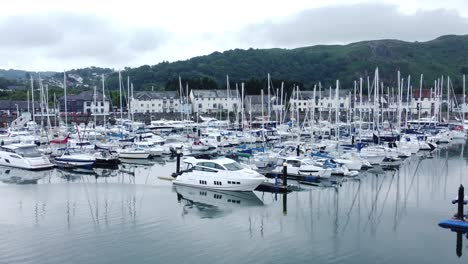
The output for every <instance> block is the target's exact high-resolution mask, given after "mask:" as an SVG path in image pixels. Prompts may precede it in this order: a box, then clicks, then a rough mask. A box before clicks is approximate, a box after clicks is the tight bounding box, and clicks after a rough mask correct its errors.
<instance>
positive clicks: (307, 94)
mask: <svg viewBox="0 0 468 264" xmlns="http://www.w3.org/2000/svg"><path fill="white" fill-rule="evenodd" d="M345 92H347V91H345ZM326 94H329V92H328V90H327V91H326V93H325V92H322V98H319V93H318V92H317V91H316V92H315V98H314V92H313V91H302V92H299V96H295V95H293V96H292V97H291V99H290V100H289V103H290V107H291V109H292V110H296V109H299V111H306V110H310V109H312V108H313V107H315V108H316V109H317V110H322V111H325V110H326V111H328V109H336V107H337V105H336V104H337V100H336V98H335V93H334V91H332V96H331V97H329V96H328V97H327V96H324V95H326ZM297 97H299V99H297ZM338 103H339V108H340V109H342V110H343V109H348V108H349V107H350V98H349V96H348V95H347V94H346V95H341V96H339V97H338Z"/></svg>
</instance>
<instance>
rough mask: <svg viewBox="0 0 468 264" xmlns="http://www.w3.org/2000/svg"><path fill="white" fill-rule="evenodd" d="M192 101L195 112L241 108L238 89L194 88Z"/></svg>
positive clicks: (232, 110) (215, 111)
mask: <svg viewBox="0 0 468 264" xmlns="http://www.w3.org/2000/svg"><path fill="white" fill-rule="evenodd" d="M190 101H191V103H192V111H193V112H194V113H218V112H221V111H229V112H236V111H237V112H238V111H240V110H241V103H240V102H241V99H240V95H239V94H238V93H237V91H236V90H233V91H230V92H229V94H228V91H227V90H192V91H190Z"/></svg>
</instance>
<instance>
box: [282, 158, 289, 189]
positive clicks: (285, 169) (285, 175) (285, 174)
mask: <svg viewBox="0 0 468 264" xmlns="http://www.w3.org/2000/svg"><path fill="white" fill-rule="evenodd" d="M287 185H288V164H287V163H286V162H283V186H287Z"/></svg>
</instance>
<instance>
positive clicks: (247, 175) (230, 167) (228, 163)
mask: <svg viewBox="0 0 468 264" xmlns="http://www.w3.org/2000/svg"><path fill="white" fill-rule="evenodd" d="M184 163H185V164H186V165H187V169H186V170H185V171H182V172H181V173H179V174H178V175H176V179H175V180H174V181H173V183H174V184H178V185H187V186H196V187H200V188H207V189H217V190H225V191H253V190H255V188H257V187H258V186H259V185H260V184H261V183H262V182H264V181H265V177H264V176H263V175H261V174H260V173H258V172H256V171H253V170H251V169H248V168H244V167H243V166H242V165H241V164H239V163H238V162H236V161H234V160H232V159H228V158H218V159H214V160H206V159H196V158H187V159H184Z"/></svg>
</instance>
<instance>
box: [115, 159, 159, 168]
mask: <svg viewBox="0 0 468 264" xmlns="http://www.w3.org/2000/svg"><path fill="white" fill-rule="evenodd" d="M120 161H121V162H122V164H132V165H141V166H153V165H154V164H155V163H156V162H154V161H153V160H150V159H125V158H121V159H120Z"/></svg>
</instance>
